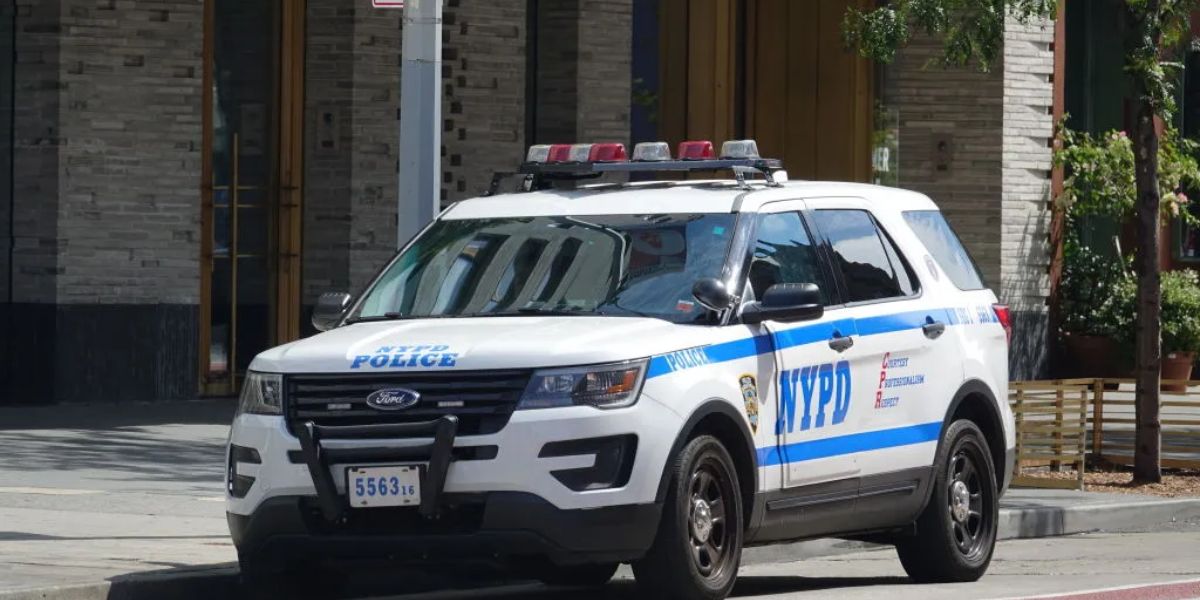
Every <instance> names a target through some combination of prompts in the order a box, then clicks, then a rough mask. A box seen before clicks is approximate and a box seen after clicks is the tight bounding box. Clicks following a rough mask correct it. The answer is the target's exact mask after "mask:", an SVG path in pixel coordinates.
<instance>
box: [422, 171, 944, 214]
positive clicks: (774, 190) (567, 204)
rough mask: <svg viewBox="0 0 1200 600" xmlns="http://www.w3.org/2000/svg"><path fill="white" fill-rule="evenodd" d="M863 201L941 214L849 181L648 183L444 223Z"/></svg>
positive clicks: (484, 205) (911, 196)
mask: <svg viewBox="0 0 1200 600" xmlns="http://www.w3.org/2000/svg"><path fill="white" fill-rule="evenodd" d="M847 197H849V198H860V199H863V200H865V201H867V202H868V203H869V204H871V205H872V208H873V209H877V210H880V211H888V212H890V211H905V210H936V209H937V206H935V205H934V204H933V202H932V201H931V200H930V199H929V198H928V197H926V196H925V195H924V194H920V193H917V192H912V191H908V190H902V189H899V188H892V187H884V186H878V185H869V184H863V183H848V182H844V181H787V182H784V183H782V184H781V185H778V186H767V185H765V184H763V183H762V182H761V181H755V182H752V183H751V184H750V186H749V189H746V188H745V187H742V186H741V185H739V184H738V183H737V182H736V181H734V180H732V179H729V180H683V181H645V182H635V183H623V184H597V185H590V186H582V187H580V188H577V189H573V190H541V191H535V192H517V193H511V194H497V195H495V196H484V197H479V198H471V199H469V200H463V201H460V202H457V203H455V204H454V205H453V206H452V207H450V208H449V209H447V210H446V212H444V213H443V214H442V216H441V218H443V219H481V218H500V217H534V216H555V215H581V216H582V215H609V214H647V213H668V214H671V213H731V212H757V211H758V210H759V208H760V207H761V206H762V205H763V204H766V203H768V202H774V201H779V200H801V199H814V198H847Z"/></svg>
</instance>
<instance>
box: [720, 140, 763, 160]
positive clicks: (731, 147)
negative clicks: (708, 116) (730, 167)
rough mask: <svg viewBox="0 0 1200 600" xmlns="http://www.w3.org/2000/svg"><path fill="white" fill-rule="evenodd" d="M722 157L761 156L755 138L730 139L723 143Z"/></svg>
mask: <svg viewBox="0 0 1200 600" xmlns="http://www.w3.org/2000/svg"><path fill="white" fill-rule="evenodd" d="M721 158H760V156H759V154H758V143H756V142H755V141H754V140H729V141H728V142H725V143H724V144H721Z"/></svg>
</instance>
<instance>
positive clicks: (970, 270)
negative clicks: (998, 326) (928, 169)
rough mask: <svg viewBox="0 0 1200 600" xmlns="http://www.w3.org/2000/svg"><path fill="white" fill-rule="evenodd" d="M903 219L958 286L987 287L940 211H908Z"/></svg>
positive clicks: (961, 288) (959, 287) (961, 287)
mask: <svg viewBox="0 0 1200 600" xmlns="http://www.w3.org/2000/svg"><path fill="white" fill-rule="evenodd" d="M904 220H905V221H906V222H908V226H909V228H911V229H912V230H913V233H915V234H916V235H917V238H919V239H920V240H921V242H923V243H924V244H925V247H926V248H928V249H929V253H930V254H932V255H933V259H934V260H935V261H937V264H938V266H940V267H941V268H942V271H943V272H945V273H946V276H947V277H949V278H950V281H951V282H952V283H953V284H954V285H955V286H956V287H958V289H960V290H980V289H983V288H985V287H987V286H985V285H984V284H983V277H982V276H981V275H980V274H979V267H977V266H976V265H975V261H974V260H973V259H972V258H971V255H970V254H968V253H967V249H966V248H965V247H963V245H962V242H961V241H960V240H959V239H958V235H957V234H955V233H954V229H952V228H951V227H950V224H949V223H947V222H946V217H944V216H943V215H942V213H941V212H939V211H936V210H910V211H906V212H905V213H904Z"/></svg>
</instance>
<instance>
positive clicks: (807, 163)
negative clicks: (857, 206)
mask: <svg viewBox="0 0 1200 600" xmlns="http://www.w3.org/2000/svg"><path fill="white" fill-rule="evenodd" d="M870 5H871V0H662V15H663V16H662V18H661V20H660V23H661V24H662V25H661V36H660V40H661V42H660V47H659V55H660V57H661V58H660V61H659V65H660V71H661V72H660V98H659V101H660V106H659V113H658V114H659V115H660V119H659V129H660V135H661V137H662V138H663V139H665V140H667V141H669V142H671V143H672V144H675V143H677V142H679V141H681V140H684V139H711V140H713V142H715V143H717V144H719V143H720V142H721V141H722V140H726V139H732V138H742V137H747V138H753V139H756V140H757V141H758V145H759V150H760V152H762V154H763V155H764V156H771V157H776V158H781V159H783V161H784V166H785V167H786V168H787V169H788V172H789V174H790V175H791V176H792V177H793V178H803V179H829V180H845V181H868V180H869V179H870V175H871V170H870V167H871V163H870V154H871V148H870V140H871V130H872V127H873V124H872V110H871V103H872V89H871V88H872V86H871V83H872V72H871V64H870V63H869V61H866V60H864V59H861V58H859V57H858V56H857V55H856V54H855V53H854V52H852V51H851V50H848V49H847V48H846V47H845V44H844V42H843V41H842V33H841V23H842V19H843V17H844V15H845V12H846V9H847V8H848V7H850V6H858V7H863V8H865V7H869V6H870Z"/></svg>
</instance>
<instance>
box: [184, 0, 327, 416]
mask: <svg viewBox="0 0 1200 600" xmlns="http://www.w3.org/2000/svg"><path fill="white" fill-rule="evenodd" d="M206 9H207V20H206V26H207V31H206V34H207V35H206V64H205V81H206V83H207V85H206V89H207V90H208V95H207V97H206V98H205V104H206V110H205V113H206V122H205V132H204V133H205V136H204V154H205V156H204V158H205V165H204V167H205V168H204V171H205V173H204V180H205V182H206V185H205V186H204V195H203V198H204V207H203V208H204V210H203V215H202V230H203V234H204V239H203V242H202V253H203V261H202V269H203V271H202V277H201V279H202V288H203V289H202V306H201V311H202V314H201V327H202V330H201V352H200V359H201V381H202V385H203V389H202V392H203V393H206V394H232V393H235V392H236V390H237V389H238V384H239V381H240V378H241V377H242V376H243V375H244V373H245V371H246V367H247V366H248V365H249V364H250V360H251V359H253V358H254V356H255V355H256V354H257V353H259V352H261V351H262V350H264V349H266V348H269V347H271V346H274V345H276V344H279V343H282V342H285V341H288V340H291V339H295V337H296V336H297V335H298V325H299V318H298V315H297V314H296V311H297V306H298V301H299V298H298V279H299V278H298V266H299V260H298V256H297V254H298V247H299V235H298V231H299V198H300V195H299V193H300V189H299V175H300V173H299V168H298V166H299V164H300V163H299V160H298V158H299V156H300V152H301V149H300V148H299V144H300V140H301V139H302V138H301V136H300V135H298V130H299V127H300V122H301V120H300V118H299V115H300V114H301V112H300V111H301V108H300V107H301V106H302V100H301V98H300V97H299V96H300V90H301V89H302V87H301V86H302V82H303V73H302V71H301V69H300V65H301V64H302V57H303V54H302V52H303V46H302V40H303V14H304V2H303V1H302V0H286V1H283V2H245V1H244V0H209V2H208V3H207V5H206Z"/></svg>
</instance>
